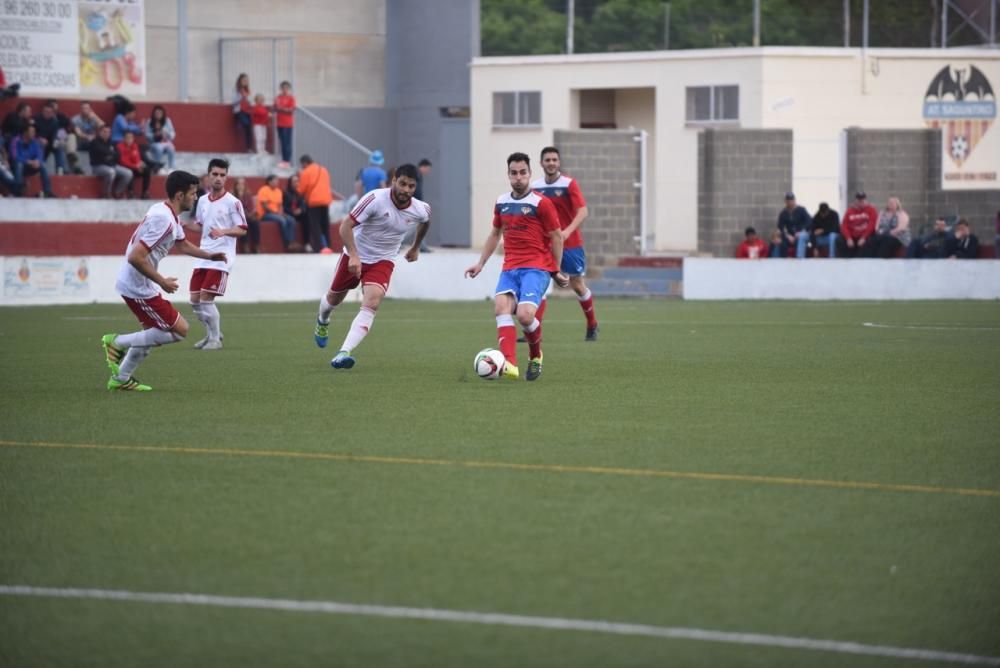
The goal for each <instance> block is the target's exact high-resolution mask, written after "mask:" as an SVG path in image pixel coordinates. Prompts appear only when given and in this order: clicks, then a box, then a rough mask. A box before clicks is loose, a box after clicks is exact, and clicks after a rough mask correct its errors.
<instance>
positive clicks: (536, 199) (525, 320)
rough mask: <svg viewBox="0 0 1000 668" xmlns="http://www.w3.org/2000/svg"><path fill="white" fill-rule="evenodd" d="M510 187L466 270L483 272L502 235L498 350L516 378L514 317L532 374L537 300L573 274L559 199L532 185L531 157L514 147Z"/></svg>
mask: <svg viewBox="0 0 1000 668" xmlns="http://www.w3.org/2000/svg"><path fill="white" fill-rule="evenodd" d="M507 179H508V180H509V181H510V188H511V190H510V192H506V193H504V194H502V195H500V197H498V198H497V201H496V204H495V205H494V206H493V227H492V229H491V231H490V235H489V236H488V237H487V238H486V244H485V245H484V246H483V252H482V254H481V255H480V256H479V261H478V262H476V264H474V265H472V266H471V267H469V268H468V269H466V270H465V276H466V277H467V278H475V277H476V276H478V275H479V274H480V272H482V270H483V266H484V265H485V264H486V261H487V260H489V259H490V257H491V256H492V255H493V253H494V251H496V249H497V246H498V245H499V244H500V238H501V237H503V242H504V259H503V270H502V271H501V272H500V280H499V281H498V282H497V287H496V290H495V292H494V297H493V303H494V311H493V312H494V314H495V315H496V321H497V339H498V340H499V342H500V352H502V353H503V355H504V357H505V358H506V360H507V363H506V364H505V365H504V369H503V376H504V377H505V378H510V379H517V378H518V377H519V375H520V374H519V372H518V369H517V333H516V331H515V329H514V317H515V316H516V317H517V321H518V322H519V323H521V327H522V328H523V331H524V337H525V339H527V341H528V356H529V358H530V361H529V363H528V374H527V376H526V378H527V379H528V380H535V379H537V378H538V377H539V376H540V375H541V373H542V323H540V322H539V321H538V318H536V317H535V312H536V311H537V310H538V304H539V303H540V302H541V300H542V297H544V296H545V291H546V290H548V288H549V280H550V278H552V277H554V278H555V280H556V283H557V284H558V285H559V287H561V288H565V287H568V286H569V276H567V275H566V274H565V273H563V272H562V271H560V265H561V264H562V255H563V238H562V228H561V227H560V225H559V214H558V212H557V211H556V207H555V205H554V204H553V203H552V201H551V200H549V199H548V198H547V197H545V196H544V195H542V194H540V193H537V192H534V191H532V189H531V158H529V157H528V156H527V154H525V153H511V154H510V156H509V157H508V158H507Z"/></svg>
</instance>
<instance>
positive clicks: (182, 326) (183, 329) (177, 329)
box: [170, 316, 188, 340]
mask: <svg viewBox="0 0 1000 668" xmlns="http://www.w3.org/2000/svg"><path fill="white" fill-rule="evenodd" d="M170 331H171V332H173V333H174V335H175V336H177V337H179V338H178V340H180V339H183V338H184V337H185V336H187V335H188V321H187V320H185V319H184V316H181V317H179V318H177V322H176V323H175V324H174V326H173V328H172V329H171V330H170Z"/></svg>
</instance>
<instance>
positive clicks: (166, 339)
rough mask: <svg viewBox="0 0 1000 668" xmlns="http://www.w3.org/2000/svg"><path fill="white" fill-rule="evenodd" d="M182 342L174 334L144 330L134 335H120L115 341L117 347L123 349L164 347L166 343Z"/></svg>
mask: <svg viewBox="0 0 1000 668" xmlns="http://www.w3.org/2000/svg"><path fill="white" fill-rule="evenodd" d="M175 341H180V337H179V336H178V335H177V334H175V333H174V332H165V331H163V330H162V329H156V328H155V327H153V328H151V329H144V330H142V331H141V332H133V333H132V334H119V335H118V337H117V338H116V339H115V345H116V346H120V347H122V348H125V347H128V348H133V347H144V348H148V347H150V346H162V345H163V344H165V343H174V342H175Z"/></svg>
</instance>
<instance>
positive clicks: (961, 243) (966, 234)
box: [944, 218, 979, 260]
mask: <svg viewBox="0 0 1000 668" xmlns="http://www.w3.org/2000/svg"><path fill="white" fill-rule="evenodd" d="M944 252H945V257H947V258H948V259H949V260H975V259H976V258H977V257H979V239H977V238H976V235H975V234H972V232H971V231H970V230H969V222H968V221H967V220H965V218H959V219H958V222H957V223H955V231H954V233H953V234H952V236H951V237H950V238H949V239H948V241H947V243H946V245H945V251H944Z"/></svg>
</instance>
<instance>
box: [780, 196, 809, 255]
mask: <svg viewBox="0 0 1000 668" xmlns="http://www.w3.org/2000/svg"><path fill="white" fill-rule="evenodd" d="M778 229H779V230H781V257H788V250H789V248H790V247H791V245H792V244H795V257H797V258H799V259H800V260H801V259H802V258H804V257H805V256H806V246H807V245H808V243H809V234H810V230H812V218H811V217H810V216H809V212H808V211H806V208H805V207H804V206H799V205H798V204H796V202H795V193H793V192H787V193H785V208H784V209H782V210H781V213H779V214H778Z"/></svg>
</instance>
